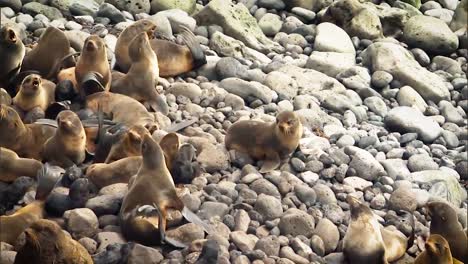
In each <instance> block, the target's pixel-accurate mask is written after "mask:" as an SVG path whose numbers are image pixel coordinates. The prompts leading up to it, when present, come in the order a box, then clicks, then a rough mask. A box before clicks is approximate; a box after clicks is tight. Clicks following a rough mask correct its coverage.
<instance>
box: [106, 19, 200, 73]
mask: <svg viewBox="0 0 468 264" xmlns="http://www.w3.org/2000/svg"><path fill="white" fill-rule="evenodd" d="M155 28H156V25H155V24H154V23H153V22H152V21H150V20H148V19H142V20H139V21H137V22H135V23H133V24H132V25H130V26H128V27H127V28H126V29H125V30H124V31H122V33H120V35H119V38H118V39H117V44H116V46H115V58H116V62H117V65H118V66H119V69H120V70H121V71H122V72H127V71H128V70H129V69H130V65H131V59H130V56H129V50H128V47H129V45H130V43H131V41H132V39H133V38H134V37H135V36H136V35H137V34H139V33H140V32H145V33H146V34H147V35H148V37H149V38H150V39H151V40H150V43H151V48H152V49H153V50H154V52H155V53H156V56H157V58H158V67H159V76H161V77H171V76H176V75H180V74H182V73H185V72H188V71H190V70H192V69H193V68H196V67H199V66H201V65H203V64H205V63H206V57H205V54H204V52H203V50H202V48H201V47H200V44H199V43H198V42H197V41H196V39H195V36H194V35H193V33H192V32H191V31H190V30H188V29H187V28H184V29H183V33H182V37H183V39H184V41H185V44H186V45H187V46H182V45H178V44H176V43H174V42H171V41H168V40H161V39H153V35H154V31H155Z"/></svg>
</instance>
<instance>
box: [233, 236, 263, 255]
mask: <svg viewBox="0 0 468 264" xmlns="http://www.w3.org/2000/svg"><path fill="white" fill-rule="evenodd" d="M229 238H230V240H231V241H232V242H234V244H235V245H236V246H237V248H239V249H240V250H241V251H242V252H249V251H252V250H253V249H254V247H255V244H256V243H257V241H258V238H257V237H256V236H254V235H251V234H246V233H245V232H243V231H234V232H231V233H230V234H229Z"/></svg>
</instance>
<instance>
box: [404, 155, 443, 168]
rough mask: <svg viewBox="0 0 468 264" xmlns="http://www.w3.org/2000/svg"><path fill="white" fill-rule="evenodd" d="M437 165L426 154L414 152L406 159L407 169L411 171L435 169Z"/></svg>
mask: <svg viewBox="0 0 468 264" xmlns="http://www.w3.org/2000/svg"><path fill="white" fill-rule="evenodd" d="M438 168H439V165H437V163H436V162H434V161H433V160H432V158H431V157H429V155H427V154H415V155H412V156H411V157H410V158H409V159H408V169H409V170H410V171H412V172H415V171H425V170H437V169H438Z"/></svg>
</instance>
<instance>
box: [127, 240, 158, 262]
mask: <svg viewBox="0 0 468 264" xmlns="http://www.w3.org/2000/svg"><path fill="white" fill-rule="evenodd" d="M163 260H164V256H163V255H162V254H161V253H160V252H159V250H157V249H154V248H151V247H146V246H143V245H141V244H138V243H135V244H134V246H133V247H132V248H131V250H130V252H128V258H127V263H128V264H145V263H161V262H162V261H163Z"/></svg>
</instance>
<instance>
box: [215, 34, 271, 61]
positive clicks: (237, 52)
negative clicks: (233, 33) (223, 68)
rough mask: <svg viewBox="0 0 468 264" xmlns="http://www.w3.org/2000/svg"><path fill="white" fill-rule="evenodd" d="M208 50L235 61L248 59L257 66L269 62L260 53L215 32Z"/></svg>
mask: <svg viewBox="0 0 468 264" xmlns="http://www.w3.org/2000/svg"><path fill="white" fill-rule="evenodd" d="M210 48H211V49H212V50H214V51H216V52H217V53H218V54H219V55H222V56H225V57H233V58H236V59H248V60H251V61H256V62H258V63H259V64H268V63H270V62H271V60H270V59H269V58H268V57H267V56H266V55H264V54H263V53H261V52H258V51H256V50H254V49H251V48H249V47H247V46H246V45H245V44H244V43H243V42H241V41H239V40H236V39H234V38H232V37H229V36H226V35H224V34H223V33H222V32H219V31H218V32H215V33H214V34H213V35H212V36H211V41H210Z"/></svg>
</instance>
